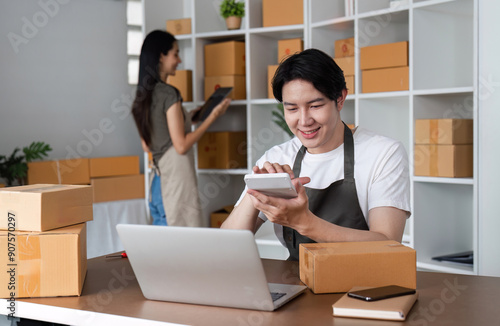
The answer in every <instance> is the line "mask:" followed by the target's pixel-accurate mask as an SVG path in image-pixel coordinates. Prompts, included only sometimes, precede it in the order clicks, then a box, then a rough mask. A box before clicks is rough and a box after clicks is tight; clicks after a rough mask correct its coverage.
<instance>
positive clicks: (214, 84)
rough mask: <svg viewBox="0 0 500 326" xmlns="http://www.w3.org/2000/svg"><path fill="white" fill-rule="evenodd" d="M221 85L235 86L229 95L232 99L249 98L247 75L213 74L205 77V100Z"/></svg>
mask: <svg viewBox="0 0 500 326" xmlns="http://www.w3.org/2000/svg"><path fill="white" fill-rule="evenodd" d="M220 87H232V88H233V90H232V91H231V93H229V95H228V96H227V97H228V98H230V99H233V100H244V99H246V98H247V90H246V80H245V76H236V75H229V76H211V77H205V101H206V100H208V99H209V97H210V95H212V94H213V92H215V91H216V90H217V89H218V88H220Z"/></svg>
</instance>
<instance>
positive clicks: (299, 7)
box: [262, 0, 304, 27]
mask: <svg viewBox="0 0 500 326" xmlns="http://www.w3.org/2000/svg"><path fill="white" fill-rule="evenodd" d="M303 23H304V3H303V0H262V26H263V27H271V26H283V25H298V24H303Z"/></svg>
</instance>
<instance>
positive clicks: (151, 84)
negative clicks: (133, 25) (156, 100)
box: [132, 30, 176, 146]
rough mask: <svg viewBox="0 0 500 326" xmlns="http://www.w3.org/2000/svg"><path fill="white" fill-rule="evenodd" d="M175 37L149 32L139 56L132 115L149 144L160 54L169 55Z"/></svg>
mask: <svg viewBox="0 0 500 326" xmlns="http://www.w3.org/2000/svg"><path fill="white" fill-rule="evenodd" d="M175 42H176V39H175V37H174V36H173V35H172V34H170V33H168V32H165V31H160V30H155V31H152V32H151V33H149V34H148V35H147V36H146V38H145V39H144V42H143V43H142V48H141V55H140V57H139V80H138V81H137V91H136V93H135V100H134V103H133V105H132V115H133V116H134V120H135V124H136V125H137V129H138V130H139V135H140V136H141V138H142V139H143V140H144V141H145V142H146V144H147V145H148V146H149V145H150V144H151V119H150V106H151V102H152V97H153V90H154V88H155V85H156V84H157V83H158V82H159V81H160V75H159V73H158V64H159V62H160V54H163V55H167V54H168V51H170V50H171V49H172V48H173V47H174V43H175Z"/></svg>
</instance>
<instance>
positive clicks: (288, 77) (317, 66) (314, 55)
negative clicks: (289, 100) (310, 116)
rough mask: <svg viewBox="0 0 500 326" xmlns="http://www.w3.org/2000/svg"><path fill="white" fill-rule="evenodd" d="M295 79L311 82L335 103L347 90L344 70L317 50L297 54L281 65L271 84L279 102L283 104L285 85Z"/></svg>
mask: <svg viewBox="0 0 500 326" xmlns="http://www.w3.org/2000/svg"><path fill="white" fill-rule="evenodd" d="M295 79H302V80H305V81H308V82H310V83H311V84H313V86H314V88H316V89H317V90H318V91H320V92H321V93H322V94H324V95H325V96H326V97H328V98H329V99H330V100H333V101H335V103H337V99H338V98H339V97H341V96H342V90H344V89H345V88H346V85H345V78H344V73H343V72H342V69H340V67H339V66H338V65H337V64H336V63H335V61H333V59H332V58H331V57H330V56H329V55H327V54H326V53H324V52H322V51H320V50H317V49H307V50H304V51H302V52H300V53H296V54H294V55H292V56H290V57H288V58H287V59H286V60H285V61H283V62H282V63H281V64H280V65H279V67H278V69H277V70H276V73H275V74H274V78H273V81H272V83H271V84H272V87H273V94H274V97H275V98H276V99H277V100H278V101H280V102H283V85H285V84H286V83H288V82H290V81H292V80H295Z"/></svg>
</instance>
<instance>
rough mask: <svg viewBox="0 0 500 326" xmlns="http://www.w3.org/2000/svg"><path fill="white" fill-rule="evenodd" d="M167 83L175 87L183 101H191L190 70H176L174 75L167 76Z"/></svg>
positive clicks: (191, 83)
mask: <svg viewBox="0 0 500 326" xmlns="http://www.w3.org/2000/svg"><path fill="white" fill-rule="evenodd" d="M167 84H170V85H172V86H174V87H175V88H177V89H178V90H179V92H180V93H181V96H182V100H183V101H184V102H192V101H193V72H192V71H191V70H176V71H175V76H169V77H168V80H167Z"/></svg>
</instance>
